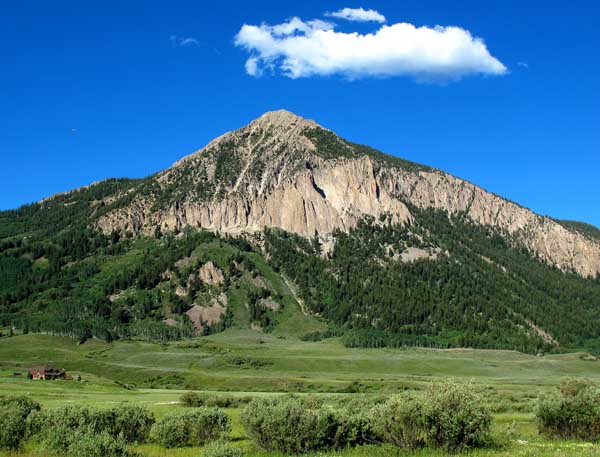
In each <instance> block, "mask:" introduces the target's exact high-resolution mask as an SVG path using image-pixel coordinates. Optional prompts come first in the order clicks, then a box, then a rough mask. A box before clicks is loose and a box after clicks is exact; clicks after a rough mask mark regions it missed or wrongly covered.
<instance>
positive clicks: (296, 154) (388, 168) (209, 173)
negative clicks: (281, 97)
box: [97, 111, 600, 276]
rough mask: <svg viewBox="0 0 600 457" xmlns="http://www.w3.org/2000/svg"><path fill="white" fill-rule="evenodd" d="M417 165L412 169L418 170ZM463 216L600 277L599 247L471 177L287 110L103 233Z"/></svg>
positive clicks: (228, 138)
mask: <svg viewBox="0 0 600 457" xmlns="http://www.w3.org/2000/svg"><path fill="white" fill-rule="evenodd" d="M413 165H414V166H413ZM409 205H413V206H416V207H419V208H436V209H440V210H444V211H447V212H448V213H450V214H456V213H465V214H467V215H468V216H469V217H470V218H471V219H472V220H473V221H474V222H476V223H479V224H485V225H489V226H492V227H495V228H496V229H497V230H498V231H499V232H500V233H502V234H504V235H506V236H510V237H511V239H513V240H516V241H517V242H520V243H522V244H523V245H524V246H526V247H527V248H528V249H530V251H531V252H532V253H533V254H534V255H536V256H537V257H539V258H540V259H542V260H544V261H546V262H548V263H549V264H551V265H555V266H557V267H559V268H561V269H564V270H573V271H576V272H578V273H579V274H581V275H584V276H595V275H596V274H598V273H599V272H600V243H599V242H598V241H595V240H593V239H591V238H587V237H585V236H583V235H581V234H579V233H578V232H575V231H570V230H567V229H566V228H564V227H563V226H561V225H560V224H558V223H556V222H554V221H553V220H552V219H549V218H546V217H542V216H539V215H536V214H535V213H533V212H531V211H530V210H528V209H525V208H523V207H521V206H519V205H517V204H515V203H512V202H509V201H507V200H504V199H502V198H500V197H498V196H496V195H494V194H492V193H489V192H486V191H485V190H483V189H481V188H479V187H477V186H475V185H473V184H471V183H468V182H466V181H464V180H461V179H459V178H456V177H454V176H451V175H449V174H446V173H443V172H441V171H439V170H433V169H428V168H426V167H420V166H416V165H415V164H408V165H407V163H406V162H403V161H397V160H394V159H393V158H391V157H389V156H385V155H383V154H380V153H378V152H376V151H372V150H370V149H368V148H363V147H359V146H357V145H354V144H352V143H349V142H347V141H345V140H342V139H340V138H339V137H337V136H335V135H334V134H333V133H332V132H330V131H329V130H327V129H324V128H322V127H320V126H318V125H317V124H316V123H314V122H313V121H309V120H305V119H302V118H300V117H298V116H296V115H294V114H292V113H289V112H287V111H275V112H271V113H266V114H265V115H263V116H261V117H260V118H258V119H257V120H255V121H254V122H252V123H251V124H249V125H248V126H246V127H244V128H242V129H240V130H237V131H234V132H229V133H226V134H225V135H223V136H221V137H219V138H217V139H215V140H213V141H212V142H211V143H209V144H208V145H207V146H206V147H204V148H202V149H201V150H199V151H197V152H195V153H193V154H191V155H189V156H187V157H185V158H183V159H182V160H180V161H178V162H177V163H175V164H174V165H173V166H172V167H171V168H169V169H167V170H165V171H164V172H161V173H159V174H158V175H156V176H155V177H153V178H152V179H151V181H150V183H147V184H145V185H144V186H142V187H140V189H138V190H137V191H136V192H135V194H134V195H133V196H131V195H130V196H128V201H127V204H125V205H123V206H122V207H121V208H119V209H116V210H114V211H112V212H109V213H108V214H106V215H104V216H103V217H102V218H100V219H99V220H98V222H97V225H98V227H100V228H101V229H102V230H103V231H105V232H110V231H112V230H131V231H134V232H146V233H152V232H153V231H154V229H155V227H156V226H160V227H161V229H162V230H163V231H164V230H173V229H176V228H183V227H185V226H193V227H201V228H206V229H210V230H218V231H222V232H230V233H239V232H243V231H247V232H248V231H258V230H262V229H263V228H265V227H280V228H282V229H285V230H287V231H290V232H295V233H297V234H300V235H304V236H312V235H327V234H330V233H331V232H333V231H334V230H336V229H339V230H344V231H346V230H348V229H350V228H351V227H353V226H354V225H355V224H356V223H357V221H358V220H359V219H360V218H362V217H364V216H365V215H369V216H374V217H377V216H379V215H381V214H387V213H389V214H392V215H393V216H394V219H395V220H396V221H397V222H399V223H405V224H413V223H418V221H415V218H414V217H413V215H411V213H410V211H409V208H408V206H409Z"/></svg>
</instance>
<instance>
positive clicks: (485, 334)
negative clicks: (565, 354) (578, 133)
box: [0, 111, 600, 352]
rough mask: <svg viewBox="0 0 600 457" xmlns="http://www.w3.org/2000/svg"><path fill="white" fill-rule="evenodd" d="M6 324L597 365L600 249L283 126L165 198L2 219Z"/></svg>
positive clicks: (197, 164) (247, 130)
mask: <svg viewBox="0 0 600 457" xmlns="http://www.w3.org/2000/svg"><path fill="white" fill-rule="evenodd" d="M0 324H2V325H8V324H10V325H15V326H17V327H19V328H22V329H26V330H29V331H44V332H50V333H56V334H61V335H68V336H72V337H74V338H77V339H82V340H83V339H86V338H89V337H91V336H96V337H101V338H103V339H105V340H112V339H114V338H127V337H131V336H135V337H142V338H146V339H158V340H165V339H178V338H182V337H187V336H192V335H197V334H209V333H215V332H219V331H221V330H223V329H225V328H227V327H238V328H252V329H255V330H256V331H263V332H274V333H276V334H280V335H289V336H299V337H303V338H304V339H321V338H325V337H328V336H332V335H340V336H342V337H343V340H344V343H345V344H346V345H347V346H350V347H353V346H362V347H378V346H401V345H425V346H441V347H448V346H474V347H482V348H510V349H519V350H523V351H527V352H537V351H540V350H564V349H567V348H583V347H585V348H588V349H591V350H598V349H600V339H599V338H600V325H599V324H600V241H599V240H598V238H597V237H596V236H594V233H593V232H591V230H590V229H589V228H588V227H587V226H583V225H581V224H573V223H567V222H564V221H555V220H553V219H550V218H548V217H542V216H539V215H536V214H535V213H533V212H531V211H529V210H527V209H526V208H523V207H521V206H519V205H518V204H515V203H512V202H509V201H507V200H504V199H502V198H501V197H499V196H497V195H494V194H491V193H489V192H486V191H485V190H483V189H481V188H479V187H477V186H475V185H473V184H471V183H468V182H466V181H464V180H461V179H459V178H456V177H454V176H452V175H449V174H447V173H444V172H442V171H440V170H435V169H432V168H429V167H426V166H423V165H419V164H415V163H412V162H408V161H405V160H402V159H399V158H396V157H393V156H388V155H385V154H383V153H381V152H379V151H376V150H374V149H372V148H369V147H367V146H362V145H358V144H355V143H352V142H350V141H347V140H344V139H342V138H340V137H338V136H337V135H335V134H334V133H333V132H331V131H330V130H327V129H326V128H323V127H321V126H319V125H318V124H316V123H315V122H313V121H308V120H305V119H302V118H300V117H298V116H296V115H294V114H292V113H289V112H287V111H276V112H271V113H266V114H265V115H263V116H261V117H260V118H258V119H257V120H255V121H253V122H252V123H250V124H249V125H248V126H246V127H243V128H241V129H239V130H236V131H233V132H229V133H226V134H224V135H222V136H221V137H219V138H217V139H215V140H213V141H212V142H210V143H209V144H208V145H207V146H206V147H204V148H202V149H201V150H199V151H197V152H195V153H193V154H191V155H189V156H187V157H184V158H183V159H181V160H180V161H178V162H176V163H175V164H174V165H173V166H172V167H170V168H169V169H167V170H164V171H162V172H159V173H157V174H155V175H152V176H150V177H148V178H144V179H138V180H128V179H119V180H116V179H115V180H108V181H104V182H101V183H97V184H94V185H91V186H88V187H86V188H83V189H79V190H75V191H73V192H70V193H66V194H61V195H57V196H54V197H51V198H49V199H46V200H44V201H42V202H39V203H36V204H33V205H28V206H25V207H22V208H20V209H18V210H14V211H5V212H2V213H0Z"/></svg>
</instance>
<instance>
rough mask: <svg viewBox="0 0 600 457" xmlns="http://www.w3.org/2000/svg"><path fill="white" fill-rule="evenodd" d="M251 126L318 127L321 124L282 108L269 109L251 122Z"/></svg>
mask: <svg viewBox="0 0 600 457" xmlns="http://www.w3.org/2000/svg"><path fill="white" fill-rule="evenodd" d="M250 126H259V127H261V128H265V127H290V126H301V127H318V126H319V125H318V124H317V123H316V122H315V121H313V120H309V119H305V118H303V117H301V116H298V115H297V114H295V113H292V112H291V111H288V110H285V109H280V110H275V111H267V112H266V113H264V114H263V115H262V116H260V117H258V118H257V119H255V120H254V121H252V122H251V123H250Z"/></svg>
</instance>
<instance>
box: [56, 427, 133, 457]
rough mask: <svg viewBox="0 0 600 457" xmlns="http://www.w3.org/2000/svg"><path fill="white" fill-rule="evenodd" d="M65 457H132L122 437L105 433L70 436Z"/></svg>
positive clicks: (81, 433) (82, 433)
mask: <svg viewBox="0 0 600 457" xmlns="http://www.w3.org/2000/svg"><path fill="white" fill-rule="evenodd" d="M65 455H66V456H67V457H134V456H135V454H134V453H133V452H130V451H129V450H128V449H127V442H126V441H125V440H124V439H123V438H122V437H120V436H119V437H114V436H112V435H110V434H109V433H107V432H102V433H99V434H94V433H89V432H76V433H74V434H72V435H71V438H70V444H69V446H68V450H67V452H66V454H65Z"/></svg>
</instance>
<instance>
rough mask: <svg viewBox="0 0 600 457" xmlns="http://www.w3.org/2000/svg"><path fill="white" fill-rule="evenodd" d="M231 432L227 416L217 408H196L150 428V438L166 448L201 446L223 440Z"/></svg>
mask: <svg viewBox="0 0 600 457" xmlns="http://www.w3.org/2000/svg"><path fill="white" fill-rule="evenodd" d="M230 430H231V423H230V420H229V417H228V416H227V414H225V413H224V412H223V411H222V410H220V409H218V408H207V407H202V408H198V409H197V410H195V411H191V412H186V413H173V414H169V415H167V416H165V417H163V418H162V419H160V420H159V421H158V422H156V423H155V424H154V425H153V426H152V430H151V432H150V438H151V439H152V441H154V442H155V443H158V444H160V445H162V446H164V447H166V448H174V447H185V446H201V445H203V444H206V443H208V442H211V441H215V440H217V439H220V438H224V437H226V436H227V435H228V433H229V432H230Z"/></svg>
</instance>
